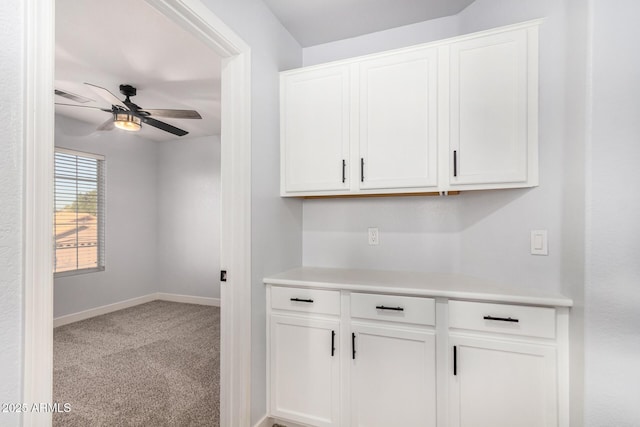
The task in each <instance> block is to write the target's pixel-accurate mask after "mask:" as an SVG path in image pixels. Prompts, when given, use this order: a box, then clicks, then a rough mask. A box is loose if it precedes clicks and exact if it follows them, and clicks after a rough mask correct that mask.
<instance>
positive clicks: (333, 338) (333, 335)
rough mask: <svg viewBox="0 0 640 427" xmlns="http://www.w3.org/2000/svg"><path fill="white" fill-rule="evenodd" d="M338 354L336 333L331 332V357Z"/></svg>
mask: <svg viewBox="0 0 640 427" xmlns="http://www.w3.org/2000/svg"><path fill="white" fill-rule="evenodd" d="M334 354H336V331H331V357H333V355H334Z"/></svg>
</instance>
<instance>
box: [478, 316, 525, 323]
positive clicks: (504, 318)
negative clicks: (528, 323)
mask: <svg viewBox="0 0 640 427" xmlns="http://www.w3.org/2000/svg"><path fill="white" fill-rule="evenodd" d="M483 319H484V320H499V321H501V322H515V323H518V322H519V320H518V319H512V318H511V317H493V316H484V317H483Z"/></svg>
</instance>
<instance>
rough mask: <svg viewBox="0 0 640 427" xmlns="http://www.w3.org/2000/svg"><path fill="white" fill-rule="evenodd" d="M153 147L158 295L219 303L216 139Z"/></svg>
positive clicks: (202, 139)
mask: <svg viewBox="0 0 640 427" xmlns="http://www.w3.org/2000/svg"><path fill="white" fill-rule="evenodd" d="M156 144H157V145H156V147H157V148H156V150H157V159H158V163H157V189H156V191H157V209H156V212H157V225H156V226H157V236H158V237H157V249H158V251H157V272H158V276H157V287H158V290H159V291H160V292H168V293H172V294H179V295H192V296H200V297H209V298H220V280H219V275H220V138H219V137H218V136H210V137H201V138H186V139H179V140H173V141H164V142H160V143H156Z"/></svg>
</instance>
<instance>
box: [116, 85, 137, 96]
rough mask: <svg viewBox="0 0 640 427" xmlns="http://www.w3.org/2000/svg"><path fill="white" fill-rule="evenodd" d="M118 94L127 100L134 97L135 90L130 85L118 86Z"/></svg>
mask: <svg viewBox="0 0 640 427" xmlns="http://www.w3.org/2000/svg"><path fill="white" fill-rule="evenodd" d="M120 93H121V94H123V95H124V96H126V97H127V98H128V97H130V96H136V93H137V90H136V88H135V87H133V86H131V85H120Z"/></svg>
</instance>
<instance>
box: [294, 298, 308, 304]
mask: <svg viewBox="0 0 640 427" xmlns="http://www.w3.org/2000/svg"><path fill="white" fill-rule="evenodd" d="M291 301H295V302H308V303H309V304H312V303H313V300H312V299H302V298H291Z"/></svg>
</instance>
